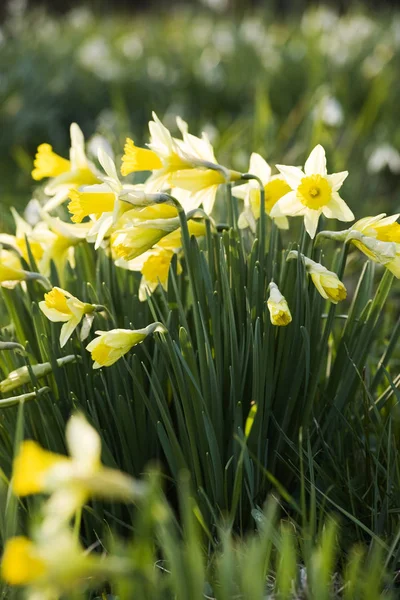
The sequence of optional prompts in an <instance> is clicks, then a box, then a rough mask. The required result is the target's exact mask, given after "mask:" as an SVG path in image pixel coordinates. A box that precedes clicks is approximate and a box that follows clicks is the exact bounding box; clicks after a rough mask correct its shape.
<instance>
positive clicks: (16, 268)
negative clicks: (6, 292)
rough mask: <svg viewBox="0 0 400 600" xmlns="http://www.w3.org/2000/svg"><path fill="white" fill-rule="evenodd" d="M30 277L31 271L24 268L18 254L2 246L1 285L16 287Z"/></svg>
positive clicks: (0, 255) (0, 261)
mask: <svg viewBox="0 0 400 600" xmlns="http://www.w3.org/2000/svg"><path fill="white" fill-rule="evenodd" d="M28 277H29V272H28V271H25V270H24V269H23V268H22V265H21V261H20V259H19V258H18V255H17V254H15V252H12V251H10V250H4V249H3V248H1V247H0V286H3V287H15V286H16V285H17V284H18V283H19V282H20V281H24V280H26V279H27V278H28Z"/></svg>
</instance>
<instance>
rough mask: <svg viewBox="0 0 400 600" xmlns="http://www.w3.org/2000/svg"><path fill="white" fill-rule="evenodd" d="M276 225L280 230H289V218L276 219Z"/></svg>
mask: <svg viewBox="0 0 400 600" xmlns="http://www.w3.org/2000/svg"><path fill="white" fill-rule="evenodd" d="M274 223H275V225H276V226H277V227H278V229H289V221H288V219H287V217H275V219H274Z"/></svg>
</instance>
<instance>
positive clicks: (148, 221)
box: [111, 204, 180, 260]
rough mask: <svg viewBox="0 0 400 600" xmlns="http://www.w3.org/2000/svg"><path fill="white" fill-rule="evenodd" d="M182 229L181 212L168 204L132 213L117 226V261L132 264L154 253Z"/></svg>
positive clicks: (113, 243) (114, 245) (114, 240)
mask: <svg viewBox="0 0 400 600" xmlns="http://www.w3.org/2000/svg"><path fill="white" fill-rule="evenodd" d="M179 225H180V221H179V218H178V211H177V209H176V208H175V207H173V206H170V205H168V204H155V205H153V206H147V207H145V208H134V209H131V210H129V211H127V212H126V213H125V214H124V215H123V216H122V217H121V219H120V220H119V221H118V222H117V224H116V227H115V231H114V232H113V233H112V235H111V248H112V252H113V254H114V257H115V258H117V259H118V258H123V259H124V260H132V259H133V258H136V257H138V256H140V255H141V254H143V253H144V252H146V251H147V250H150V248H152V247H153V246H155V245H156V244H158V243H159V242H160V240H161V239H162V238H163V237H164V236H166V235H167V234H169V233H170V232H172V231H175V230H176V229H178V228H179Z"/></svg>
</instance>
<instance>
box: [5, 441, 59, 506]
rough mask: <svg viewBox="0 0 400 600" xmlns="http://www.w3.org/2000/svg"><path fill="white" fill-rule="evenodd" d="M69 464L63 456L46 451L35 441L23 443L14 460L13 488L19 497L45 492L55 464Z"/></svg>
mask: <svg viewBox="0 0 400 600" xmlns="http://www.w3.org/2000/svg"><path fill="white" fill-rule="evenodd" d="M66 461H67V462H68V458H66V457H65V456H62V455H61V454H56V453H54V452H49V451H48V450H44V449H43V448H42V447H41V446H39V444H37V443H36V442H34V441H33V440H26V441H25V442H22V444H21V447H20V451H19V453H18V455H17V456H16V458H15V460H14V465H13V480H12V487H13V490H14V493H15V494H16V495H17V496H27V495H29V494H39V493H40V492H43V491H44V488H45V482H46V476H47V474H48V472H49V470H50V469H51V467H53V466H54V465H55V464H57V463H60V462H66Z"/></svg>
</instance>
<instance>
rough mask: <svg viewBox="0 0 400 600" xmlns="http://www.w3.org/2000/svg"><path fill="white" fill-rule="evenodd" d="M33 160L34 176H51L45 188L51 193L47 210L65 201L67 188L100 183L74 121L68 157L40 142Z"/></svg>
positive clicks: (80, 132) (37, 177) (40, 178)
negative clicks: (63, 156)
mask: <svg viewBox="0 0 400 600" xmlns="http://www.w3.org/2000/svg"><path fill="white" fill-rule="evenodd" d="M33 164H34V169H33V171H32V177H33V179H35V180H36V181H40V180H42V179H45V178H49V179H50V181H49V182H48V183H47V185H46V187H45V190H44V191H45V194H47V195H48V196H51V197H52V198H51V200H49V201H48V202H47V203H46V204H45V206H44V209H45V210H46V211H51V210H53V209H54V208H56V207H57V206H59V205H60V204H61V203H62V202H64V200H66V199H67V198H68V194H69V190H70V189H78V188H79V187H80V186H82V185H91V184H94V183H99V178H98V173H97V170H96V168H95V166H94V165H93V164H92V163H91V162H90V161H89V160H88V159H87V157H86V153H85V139H84V137H83V133H82V131H81V129H80V128H79V126H78V125H77V124H76V123H72V125H71V148H70V153H69V160H68V159H66V158H62V157H61V156H59V155H58V154H56V153H55V152H54V151H53V148H52V147H51V146H50V144H41V145H40V146H39V147H38V150H37V153H36V156H35V160H34V163H33Z"/></svg>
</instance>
